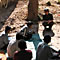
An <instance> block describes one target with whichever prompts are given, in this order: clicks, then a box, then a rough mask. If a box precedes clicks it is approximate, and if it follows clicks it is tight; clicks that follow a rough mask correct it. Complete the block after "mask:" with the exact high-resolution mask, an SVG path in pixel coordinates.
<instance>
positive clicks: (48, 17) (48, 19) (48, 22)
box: [43, 8, 54, 30]
mask: <svg viewBox="0 0 60 60" xmlns="http://www.w3.org/2000/svg"><path fill="white" fill-rule="evenodd" d="M44 13H45V15H43V26H44V28H45V29H46V26H49V30H51V28H52V26H53V24H54V22H53V15H52V14H51V13H49V9H47V8H45V9H44Z"/></svg>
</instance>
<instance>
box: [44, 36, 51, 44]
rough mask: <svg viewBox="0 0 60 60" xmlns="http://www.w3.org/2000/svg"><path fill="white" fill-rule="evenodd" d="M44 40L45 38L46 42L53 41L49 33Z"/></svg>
mask: <svg viewBox="0 0 60 60" xmlns="http://www.w3.org/2000/svg"><path fill="white" fill-rule="evenodd" d="M43 40H44V42H45V43H47V44H48V43H49V42H51V37H50V36H49V35H46V36H44V39H43Z"/></svg>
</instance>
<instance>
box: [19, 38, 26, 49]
mask: <svg viewBox="0 0 60 60" xmlns="http://www.w3.org/2000/svg"><path fill="white" fill-rule="evenodd" d="M18 47H19V48H20V49H26V48H27V45H26V42H25V41H24V40H23V39H22V40H20V41H19V43H18Z"/></svg>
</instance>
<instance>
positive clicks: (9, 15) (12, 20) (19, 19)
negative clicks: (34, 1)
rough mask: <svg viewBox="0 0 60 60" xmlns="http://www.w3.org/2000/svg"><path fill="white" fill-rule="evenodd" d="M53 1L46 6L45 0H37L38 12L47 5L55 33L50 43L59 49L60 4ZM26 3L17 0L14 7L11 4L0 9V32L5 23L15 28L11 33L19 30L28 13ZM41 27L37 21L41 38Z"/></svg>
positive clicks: (40, 23)
mask: <svg viewBox="0 0 60 60" xmlns="http://www.w3.org/2000/svg"><path fill="white" fill-rule="evenodd" d="M50 1H51V0H50ZM55 1H56V0H55ZM55 1H51V3H52V6H46V5H45V2H46V1H44V0H43V1H39V13H41V12H42V13H44V12H43V10H44V8H45V7H48V8H49V9H50V12H51V13H52V14H53V16H54V22H55V24H54V26H53V28H52V30H53V31H54V33H55V35H54V37H52V42H51V44H52V45H54V46H55V47H56V48H58V49H60V5H58V4H57V3H56V2H55ZM42 2H44V3H42ZM42 4H43V5H42ZM27 5H28V2H26V1H18V3H17V4H16V7H15V6H13V5H12V6H11V7H9V8H8V9H5V10H4V9H3V10H1V9H0V29H1V30H0V32H2V31H3V30H4V29H5V26H7V25H9V26H11V27H15V28H16V29H15V30H14V31H12V32H13V33H15V32H17V31H19V29H20V28H21V27H20V26H21V25H22V24H24V23H25V22H26V21H25V19H26V17H27V14H28V13H27V11H28V10H27V7H28V6H27ZM43 29H44V27H43V26H42V22H39V28H38V32H39V34H40V38H41V39H43V35H42V32H43Z"/></svg>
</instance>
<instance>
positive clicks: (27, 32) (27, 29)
mask: <svg viewBox="0 0 60 60" xmlns="http://www.w3.org/2000/svg"><path fill="white" fill-rule="evenodd" d="M32 25H33V23H32V22H31V21H28V22H27V23H26V25H25V26H23V27H22V28H21V30H20V32H19V33H20V34H21V35H22V36H23V39H24V40H29V39H30V38H31V37H32V34H33V33H34V32H33V30H32Z"/></svg>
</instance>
